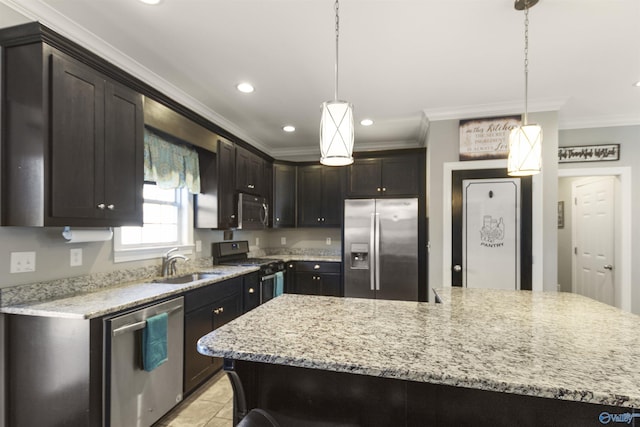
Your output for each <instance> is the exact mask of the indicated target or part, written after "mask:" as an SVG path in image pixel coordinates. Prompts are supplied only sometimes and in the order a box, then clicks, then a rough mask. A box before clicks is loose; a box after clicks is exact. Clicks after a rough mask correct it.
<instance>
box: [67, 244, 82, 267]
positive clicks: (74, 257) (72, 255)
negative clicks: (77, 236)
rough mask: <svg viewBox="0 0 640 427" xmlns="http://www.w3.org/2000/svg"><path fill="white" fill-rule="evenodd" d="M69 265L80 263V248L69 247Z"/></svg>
mask: <svg viewBox="0 0 640 427" xmlns="http://www.w3.org/2000/svg"><path fill="white" fill-rule="evenodd" d="M69 265H70V266H71V267H80V266H81V265H82V248H75V249H69Z"/></svg>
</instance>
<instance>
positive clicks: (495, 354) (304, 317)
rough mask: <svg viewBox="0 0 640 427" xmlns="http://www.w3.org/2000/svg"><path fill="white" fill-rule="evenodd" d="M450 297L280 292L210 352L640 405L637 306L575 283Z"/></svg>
mask: <svg viewBox="0 0 640 427" xmlns="http://www.w3.org/2000/svg"><path fill="white" fill-rule="evenodd" d="M438 294H439V295H440V297H441V298H442V300H443V304H433V303H417V302H404V301H384V300H366V299H353V298H335V297H316V296H302V295H283V296H281V297H278V298H275V299H274V300H272V301H270V302H268V303H266V304H264V305H262V306H260V307H258V308H257V309H255V310H253V311H251V312H249V313H247V314H245V315H243V316H241V317H239V318H237V319H236V320H234V321H232V322H230V323H229V324H227V325H225V326H223V327H221V328H219V329H217V330H216V331H214V332H212V333H210V334H208V335H205V336H204V337H202V338H201V339H200V341H199V343H198V349H199V351H200V352H201V353H203V354H207V355H211V356H221V357H228V358H234V359H241V360H250V361H258V362H265V363H276V364H283V365H290V366H298V367H304V368H316V369H325V370H331V371H338V372H349V373H356V374H364V375H373V376H382V377H389V378H398V379H404V380H411V381H420V382H430V383H436V384H445V385H451V386H457V387H469V388H476V389H482V390H489V391H495V392H508V393H515V394H522V395H529V396H538V397H545V398H554V399H565V400H572V401H581V402H588V403H599V404H606V405H615V406H622V407H634V408H640V352H639V351H638V347H639V345H640V316H637V315H633V314H630V313H625V312H622V311H620V310H619V309H616V308H614V307H610V306H607V305H604V304H601V303H598V302H596V301H594V300H591V299H588V298H585V297H581V296H579V295H574V294H568V293H555V292H554V293H543V292H529V291H499V290H486V289H460V288H455V289H452V288H445V289H441V290H439V291H438Z"/></svg>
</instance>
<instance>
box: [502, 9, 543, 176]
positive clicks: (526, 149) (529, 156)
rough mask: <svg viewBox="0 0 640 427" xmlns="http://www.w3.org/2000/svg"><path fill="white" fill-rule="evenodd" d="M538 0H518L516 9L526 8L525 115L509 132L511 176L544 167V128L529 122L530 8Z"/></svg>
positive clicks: (508, 171) (528, 172) (534, 171)
mask: <svg viewBox="0 0 640 427" xmlns="http://www.w3.org/2000/svg"><path fill="white" fill-rule="evenodd" d="M536 3H538V0H516V2H515V8H516V10H524V115H523V124H522V125H521V126H518V127H516V128H514V129H512V130H511V133H510V134H509V159H508V161H507V173H508V174H509V175H511V176H526V175H535V174H537V173H539V172H540V170H541V169H542V128H541V127H540V126H539V125H536V124H529V123H528V112H527V101H528V99H527V98H528V95H529V93H528V85H529V8H531V7H533V6H534V5H535V4H536Z"/></svg>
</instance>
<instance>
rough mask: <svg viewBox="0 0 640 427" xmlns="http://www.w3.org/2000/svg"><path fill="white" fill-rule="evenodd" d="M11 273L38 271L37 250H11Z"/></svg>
mask: <svg viewBox="0 0 640 427" xmlns="http://www.w3.org/2000/svg"><path fill="white" fill-rule="evenodd" d="M10 271H11V273H29V272H32V271H36V253H35V252H11V270H10Z"/></svg>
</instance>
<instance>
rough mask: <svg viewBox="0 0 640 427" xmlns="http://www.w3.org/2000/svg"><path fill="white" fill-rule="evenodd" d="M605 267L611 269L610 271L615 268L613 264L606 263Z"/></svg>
mask: <svg viewBox="0 0 640 427" xmlns="http://www.w3.org/2000/svg"><path fill="white" fill-rule="evenodd" d="M604 269H605V270H609V271H611V270H613V265H611V264H605V266H604Z"/></svg>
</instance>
